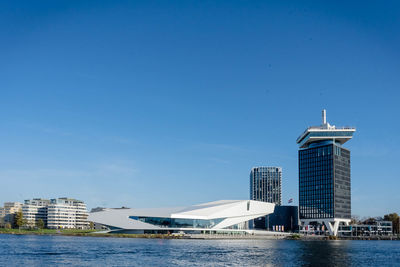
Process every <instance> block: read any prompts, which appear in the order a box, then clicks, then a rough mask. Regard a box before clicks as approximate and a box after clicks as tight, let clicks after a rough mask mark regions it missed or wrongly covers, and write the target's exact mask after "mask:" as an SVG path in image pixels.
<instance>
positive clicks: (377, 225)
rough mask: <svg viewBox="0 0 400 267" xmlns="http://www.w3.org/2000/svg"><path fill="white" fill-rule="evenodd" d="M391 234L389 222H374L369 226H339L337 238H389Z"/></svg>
mask: <svg viewBox="0 0 400 267" xmlns="http://www.w3.org/2000/svg"><path fill="white" fill-rule="evenodd" d="M392 233H393V226H392V222H391V221H382V220H381V221H376V222H374V223H371V224H354V225H341V226H339V231H338V235H339V236H371V237H373V236H389V235H392Z"/></svg>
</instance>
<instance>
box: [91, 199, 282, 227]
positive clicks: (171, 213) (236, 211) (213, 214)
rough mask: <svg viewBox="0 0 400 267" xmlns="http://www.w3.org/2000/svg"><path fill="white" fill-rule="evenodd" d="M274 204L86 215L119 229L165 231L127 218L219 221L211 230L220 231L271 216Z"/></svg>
mask: <svg viewBox="0 0 400 267" xmlns="http://www.w3.org/2000/svg"><path fill="white" fill-rule="evenodd" d="M274 208H275V204H273V203H267V202H261V201H254V200H220V201H214V202H208V203H203V204H199V205H193V206H189V207H177V208H156V209H106V210H104V211H99V212H92V213H90V214H89V218H88V220H89V221H93V222H96V223H100V224H104V225H107V226H110V227H115V228H120V229H129V230H136V229H141V230H142V229H143V230H146V229H151V230H153V229H166V228H165V227H164V228H162V227H160V226H157V225H153V224H149V223H145V222H142V221H139V220H135V219H132V218H129V217H155V218H176V219H199V220H212V219H221V220H222V221H221V222H220V223H218V224H217V225H215V226H214V227H213V228H212V229H222V228H225V227H229V226H232V225H235V224H238V223H241V222H245V221H248V220H251V219H255V218H258V217H261V216H264V215H267V214H270V213H273V212H274Z"/></svg>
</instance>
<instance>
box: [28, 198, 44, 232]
mask: <svg viewBox="0 0 400 267" xmlns="http://www.w3.org/2000/svg"><path fill="white" fill-rule="evenodd" d="M49 204H50V200H49V199H42V198H34V199H31V200H29V199H28V200H25V202H24V205H23V206H22V214H23V217H24V219H25V220H26V223H27V225H28V226H36V225H37V223H38V221H39V220H42V221H43V223H44V226H45V227H47V206H48V205H49Z"/></svg>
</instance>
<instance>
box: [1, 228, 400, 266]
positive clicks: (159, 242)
mask: <svg viewBox="0 0 400 267" xmlns="http://www.w3.org/2000/svg"><path fill="white" fill-rule="evenodd" d="M50 265H51V266H177V265H180V266H400V242H399V241H361V240H360V241H354V240H353V241H297V240H259V239H258V240H187V239H172V240H171V239H170V240H166V239H139V238H106V237H72V236H71V237H70V236H35V235H5V234H1V235H0V266H50Z"/></svg>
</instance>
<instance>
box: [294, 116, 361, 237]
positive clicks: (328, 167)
mask: <svg viewBox="0 0 400 267" xmlns="http://www.w3.org/2000/svg"><path fill="white" fill-rule="evenodd" d="M325 112H326V111H325V110H324V111H323V116H322V117H323V122H322V125H321V126H313V127H309V128H307V129H306V131H304V133H303V134H302V135H301V136H300V137H299V138H298V139H297V143H298V145H299V147H300V148H299V213H300V220H301V222H302V223H303V224H309V223H312V222H318V223H321V224H324V225H325V226H326V227H327V229H328V230H329V231H330V232H331V233H332V234H336V233H337V229H338V226H339V223H340V222H343V223H345V224H348V223H349V222H350V218H351V181H350V150H348V149H346V148H344V147H343V144H344V143H345V142H347V141H348V140H350V139H351V138H352V136H353V133H354V132H355V128H350V127H343V128H336V127H335V126H332V125H330V124H329V123H327V122H326V113H325Z"/></svg>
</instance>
